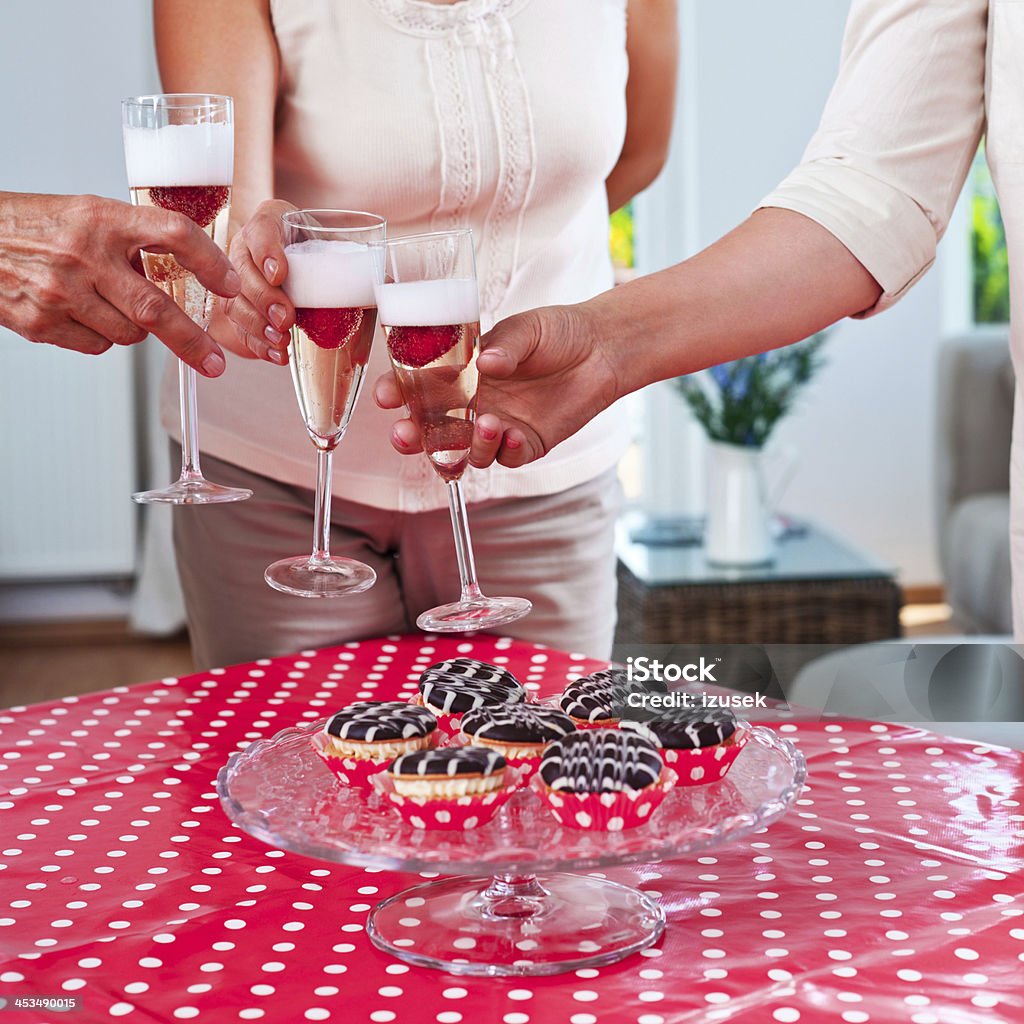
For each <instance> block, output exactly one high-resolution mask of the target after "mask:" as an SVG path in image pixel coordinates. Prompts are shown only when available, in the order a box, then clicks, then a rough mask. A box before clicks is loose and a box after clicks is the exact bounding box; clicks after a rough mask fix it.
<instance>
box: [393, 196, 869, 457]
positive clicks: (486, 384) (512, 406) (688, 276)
mask: <svg viewBox="0 0 1024 1024" xmlns="http://www.w3.org/2000/svg"><path fill="white" fill-rule="evenodd" d="M826 285H827V286H826ZM880 294H881V287H880V286H879V285H878V283H877V282H876V281H875V280H874V278H873V277H872V276H871V275H870V274H869V273H868V272H867V270H865V269H864V267H863V266H862V265H861V264H860V263H859V262H858V261H857V260H856V259H855V258H854V257H853V256H852V255H851V253H850V251H849V250H848V249H847V248H846V247H845V246H844V245H843V244H842V243H841V242H839V241H837V239H836V238H835V237H834V236H833V235H832V234H831V233H830V232H828V231H826V230H825V229H824V228H822V227H820V226H819V225H817V224H815V223H814V222H813V221H811V220H809V219H807V218H806V217H803V216H801V215H800V214H797V213H792V212H790V211H788V210H759V211H758V212H757V213H755V214H754V215H753V216H752V217H750V219H749V220H747V221H746V222H744V223H743V224H741V225H740V226H739V227H738V228H736V230H735V231H732V232H730V234H728V235H726V236H725V237H724V238H722V239H720V240H719V241H718V242H716V243H715V244H714V245H712V246H710V247H709V248H708V249H705V250H704V251H703V252H702V253H699V254H698V255H697V256H694V257H693V258H692V259H689V260H686V261H685V262H684V263H680V264H678V265H676V266H674V267H670V268H669V269H668V270H663V271H661V272H660V273H657V274H651V275H650V276H648V277H642V278H638V279H637V280H635V281H632V282H630V283H629V284H624V285H621V286H619V287H618V288H615V289H613V290H612V291H609V292H605V293H604V294H602V295H598V296H597V297H596V298H594V299H591V300H590V301H589V302H584V303H581V304H580V305H577V306H547V307H544V308H542V309H535V310H531V311H529V312H527V313H520V314H518V315H517V316H512V317H509V318H508V319H507V320H503V321H502V322H501V323H499V324H498V325H497V326H495V328H494V329H493V330H492V331H490V332H489V334H487V336H486V337H485V338H484V339H483V346H484V349H483V351H482V352H481V353H480V357H479V364H478V365H479V368H480V373H481V378H482V384H481V389H480V398H479V406H480V408H481V409H484V410H487V412H486V414H484V415H481V416H480V417H479V419H478V420H477V427H476V431H475V435H474V439H473V453H472V462H473V464H474V465H477V466H486V465H489V464H490V463H491V462H492V461H494V459H495V458H497V459H498V461H500V462H501V463H503V464H504V465H507V466H519V465H524V464H525V463H527V462H532V461H534V460H535V459H539V458H540V457H541V456H543V455H544V454H546V453H547V452H549V451H550V450H551V449H552V448H553V447H554V446H555V445H556V444H558V443H559V442H561V441H564V440H565V438H567V437H569V436H571V435H572V434H574V433H575V432H576V431H577V430H579V429H580V427H582V426H583V425H584V424H585V423H587V422H588V421H589V420H590V419H592V418H593V417H594V416H595V415H596V414H597V413H599V412H600V411H601V410H602V409H605V408H607V406H609V405H610V404H611V403H612V402H614V401H616V400H617V399H619V398H621V397H623V396H624V395H627V394H629V393H630V392H632V391H636V390H637V389H638V388H641V387H643V386H644V385H646V384H650V383H653V382H654V381H656V380H662V379H665V378H667V377H678V376H682V375H683V374H687V373H693V372H694V371H695V370H700V369H703V368H705V367H707V366H714V365H715V364H717V363H722V362H726V361H728V360H730V359H737V358H740V357H741V356H745V355H751V354H753V353H755V352H763V351H766V350H767V349H771V348H778V347H780V346H782V345H787V344H789V343H791V342H794V341H798V340H800V339H801V338H805V337H807V336H808V335H809V334H813V333H814V332H815V331H817V330H820V329H821V328H822V327H825V326H827V325H828V324H830V323H832V322H833V321H835V320H837V319H839V318H840V317H843V316H849V315H851V314H853V313H858V312H860V311H861V310H864V309H867V308H868V307H869V306H872V305H873V304H874V303H875V302H876V301H877V299H878V297H879V295H880ZM376 396H377V401H378V404H380V405H382V406H384V407H385V408H395V407H397V406H398V405H400V404H401V398H400V396H399V395H398V393H397V388H396V387H395V386H394V385H393V383H392V381H391V379H390V378H389V377H386V376H385V377H382V378H381V379H380V381H379V382H378V384H377V391H376ZM393 443H394V446H395V448H397V449H398V450H399V451H402V452H410V451H416V450H418V448H419V436H418V434H417V432H416V429H415V427H414V426H413V424H412V423H411V422H410V421H409V420H402V421H401V422H399V423H397V424H396V425H395V428H394V432H393Z"/></svg>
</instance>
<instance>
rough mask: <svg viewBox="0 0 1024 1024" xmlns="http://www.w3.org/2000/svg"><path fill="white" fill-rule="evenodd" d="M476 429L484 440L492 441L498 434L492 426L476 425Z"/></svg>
mask: <svg viewBox="0 0 1024 1024" xmlns="http://www.w3.org/2000/svg"><path fill="white" fill-rule="evenodd" d="M476 430H477V433H478V434H479V435H480V436H481V437H482V438H483V439H484V440H485V441H493V440H494V439H495V438H496V437H497V436H498V432H497V431H496V430H495V429H494V428H493V427H481V426H479V425H478V426H477V428H476Z"/></svg>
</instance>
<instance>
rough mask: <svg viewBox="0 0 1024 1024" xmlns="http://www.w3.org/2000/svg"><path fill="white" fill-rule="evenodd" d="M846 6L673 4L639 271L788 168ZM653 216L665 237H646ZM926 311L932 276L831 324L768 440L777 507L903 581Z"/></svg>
mask: <svg viewBox="0 0 1024 1024" xmlns="http://www.w3.org/2000/svg"><path fill="white" fill-rule="evenodd" d="M848 8H849V4H848V3H847V2H845V0H773V2H772V3H770V4H765V3H758V2H755V0H715V2H714V3H709V2H706V0H681V12H682V25H681V31H682V38H683V68H682V75H683V78H682V82H681V92H682V102H681V105H680V108H679V111H678V117H677V126H676V134H675V139H674V146H673V149H674V152H673V157H672V160H671V164H670V167H669V168H668V169H667V172H666V174H665V176H664V177H663V178H662V180H661V181H659V183H658V184H657V185H655V186H654V188H652V189H651V190H650V192H649V193H648V195H647V197H646V203H645V204H642V207H643V208H642V209H641V211H640V212H639V214H638V221H639V223H638V225H637V234H638V238H639V239H640V240H642V239H643V238H644V236H645V234H647V233H653V234H654V235H655V236H656V237H655V238H654V239H653V243H654V244H653V245H650V246H649V248H648V249H646V250H644V249H641V255H642V256H643V257H644V258H645V260H646V265H645V267H644V269H648V270H650V269H656V268H657V267H659V266H664V265H666V264H667V263H670V262H673V261H674V260H677V259H680V258H683V257H685V256H687V255H690V254H691V253H692V252H694V251H696V250H697V249H699V248H702V247H703V246H705V245H707V244H709V243H710V242H712V241H714V240H715V239H716V238H718V237H719V236H720V235H721V234H722V233H723V232H725V231H727V230H729V229H730V228H732V227H734V226H735V225H736V224H737V223H738V222H739V221H740V220H742V219H743V218H744V217H745V216H746V215H747V213H748V212H749V211H750V210H751V209H753V208H754V207H755V206H756V205H757V202H758V200H759V199H760V198H761V197H763V196H764V195H765V194H766V193H768V192H769V191H770V190H771V189H772V188H773V186H774V185H775V184H776V183H777V182H778V181H779V180H780V179H781V178H782V177H783V176H785V174H786V173H787V172H788V171H789V170H790V169H791V168H792V167H793V166H794V165H795V164H796V163H798V162H799V160H800V156H801V153H802V151H803V148H804V146H805V144H806V142H807V141H808V139H809V138H810V135H811V134H812V132H813V131H814V128H815V126H816V125H817V122H818V119H819V117H820V114H821V110H822V107H823V105H824V102H825V99H826V97H827V95H828V91H829V89H830V87H831V84H832V81H833V78H834V75H835V71H836V68H837V65H838V57H839V47H840V41H841V38H842V31H843V25H844V22H845V18H846V13H847V10H848ZM666 223H667V224H671V225H672V226H673V230H671V231H668V232H659V229H658V225H659V224H666ZM640 245H641V246H643V242H642V241H641V242H640ZM939 307H940V274H938V273H932V274H931V275H929V276H928V277H927V278H926V279H925V280H924V281H923V282H922V283H920V284H919V285H918V286H917V287H916V288H915V289H914V291H913V292H912V293H911V294H910V295H908V296H907V297H906V298H905V299H904V300H903V301H902V302H901V303H900V304H898V305H897V306H896V307H895V308H894V309H892V310H891V311H889V312H887V313H886V314H885V315H884V316H881V317H878V318H874V319H871V320H868V321H861V322H854V321H846V322H843V323H841V324H839V325H838V326H837V327H836V328H834V329H833V331H832V335H831V338H830V340H829V343H828V346H827V356H828V365H827V366H826V367H825V369H824V370H823V371H822V373H821V374H820V376H819V377H817V378H816V379H815V381H814V382H813V383H812V385H811V387H810V388H809V389H808V391H807V392H806V396H805V398H804V399H803V400H802V401H801V402H800V404H799V408H798V410H797V411H796V413H795V414H794V415H793V416H792V417H791V418H790V419H789V420H787V421H786V422H785V423H784V424H783V426H782V427H781V428H780V429H779V430H778V431H777V436H776V439H777V441H778V443H780V444H785V445H793V446H795V447H796V448H797V449H798V451H799V456H800V467H799V470H798V472H797V474H796V476H795V478H794V480H793V482H792V484H791V485H790V487H789V489H788V491H787V493H786V495H785V497H784V499H783V502H782V504H783V507H784V508H785V509H786V510H787V511H789V512H791V513H792V514H794V515H797V516H801V517H809V518H813V519H815V520H817V521H819V522H820V523H821V524H823V525H826V526H829V527H832V528H834V529H835V530H836V531H837V532H840V533H842V534H844V535H846V537H848V538H849V539H850V540H852V541H854V542H855V543H856V544H858V545H859V546H861V547H863V548H865V549H867V550H869V551H871V552H872V553H874V554H875V555H876V556H878V557H880V558H882V559H883V560H885V561H887V562H889V563H890V564H891V565H893V566H895V567H896V568H897V569H898V570H899V573H900V578H901V579H902V581H903V582H904V583H912V584H916V583H928V582H935V581H937V580H938V578H939V573H938V568H937V562H936V558H935V553H934V547H935V533H934V529H933V512H932V509H933V503H932V481H933V473H932V459H933V443H932V438H933V426H932V424H933V419H934V399H935V373H934V370H935V362H936V350H937V347H938V343H939V335H940V309H939ZM659 457H660V458H662V459H664V460H666V462H667V461H668V460H671V459H673V458H678V453H676V454H675V455H673V454H672V453H671V452H669V451H666V452H664V453H660V454H659Z"/></svg>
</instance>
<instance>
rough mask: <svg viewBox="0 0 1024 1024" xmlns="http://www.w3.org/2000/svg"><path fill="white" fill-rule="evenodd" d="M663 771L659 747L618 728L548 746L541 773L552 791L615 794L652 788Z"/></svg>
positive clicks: (577, 735) (593, 731)
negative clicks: (647, 787) (622, 791)
mask: <svg viewBox="0 0 1024 1024" xmlns="http://www.w3.org/2000/svg"><path fill="white" fill-rule="evenodd" d="M661 769H662V761H661V755H660V754H659V753H658V750H657V748H656V747H655V746H654V744H652V743H650V742H649V741H648V740H646V739H644V738H643V737H642V736H639V735H637V734H636V733H629V732H620V731H619V730H618V729H588V730H584V731H581V732H575V733H572V734H570V735H569V736H566V737H565V738H564V739H561V740H556V741H555V742H554V743H552V744H551V745H550V746H548V747H547V749H546V750H545V751H544V757H543V759H542V760H541V763H540V769H539V770H540V776H541V778H542V779H543V780H544V783H545V785H547V786H548V787H549V788H551V789H559V790H566V791H569V792H572V793H613V792H619V791H621V790H639V789H643V788H645V787H646V786H650V785H652V784H653V783H655V782H657V781H658V778H659V777H660V776H661Z"/></svg>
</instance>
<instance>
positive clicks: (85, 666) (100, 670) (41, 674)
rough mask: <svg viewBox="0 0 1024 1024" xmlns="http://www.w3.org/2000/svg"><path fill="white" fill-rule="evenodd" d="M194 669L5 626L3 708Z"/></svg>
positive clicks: (166, 652)
mask: <svg viewBox="0 0 1024 1024" xmlns="http://www.w3.org/2000/svg"><path fill="white" fill-rule="evenodd" d="M903 624H904V629H905V631H906V635H907V637H908V638H909V639H913V638H914V637H915V636H936V635H938V636H941V635H949V634H952V633H955V632H956V631H955V630H954V629H953V628H952V626H951V625H950V622H949V608H948V607H947V606H946V605H941V604H929V605H908V606H907V607H905V608H904V609H903ZM192 671H193V664H192V656H191V654H190V653H189V645H188V637H187V636H186V635H185V634H184V633H182V634H181V635H180V636H176V637H172V638H170V639H167V640H153V639H148V638H140V637H137V636H133V635H131V634H130V633H129V632H128V630H127V628H126V625H125V624H124V623H123V622H116V621H111V622H76V623H47V624H45V625H25V624H21V623H19V624H18V625H17V626H0V708H8V707H13V706H16V705H19V704H35V703H38V702H39V701H46V700H56V699H59V698H60V697H68V696H71V695H73V694H79V693H92V692H94V691H96V690H106V689H109V688H111V687H113V686H127V685H129V684H131V683H140V682H148V681H149V680H152V679H163V678H164V677H166V676H182V675H187V674H188V673H190V672H192Z"/></svg>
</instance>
